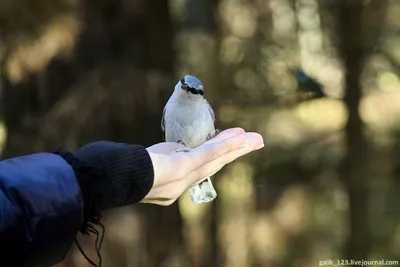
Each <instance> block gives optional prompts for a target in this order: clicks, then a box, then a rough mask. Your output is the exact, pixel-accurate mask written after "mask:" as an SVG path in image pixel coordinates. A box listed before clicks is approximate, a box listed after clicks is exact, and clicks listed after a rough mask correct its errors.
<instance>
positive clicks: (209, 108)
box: [204, 99, 215, 122]
mask: <svg viewBox="0 0 400 267" xmlns="http://www.w3.org/2000/svg"><path fill="white" fill-rule="evenodd" d="M204 100H205V99H204ZM205 101H206V103H207V107H208V112H210V115H211V118H212V120H213V122H215V114H214V110H213V109H212V107H211V105H210V104H209V103H208V101H207V100H205Z"/></svg>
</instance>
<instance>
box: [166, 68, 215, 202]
mask: <svg viewBox="0 0 400 267" xmlns="http://www.w3.org/2000/svg"><path fill="white" fill-rule="evenodd" d="M214 121H215V115H214V111H213V109H212V108H211V106H210V104H209V103H208V102H207V100H206V99H205V98H204V87H203V84H202V83H201V81H200V80H199V79H197V78H196V77H194V76H190V75H186V76H185V77H183V78H182V79H181V80H180V81H179V82H178V83H177V84H176V86H175V90H174V92H173V93H172V96H171V97H170V98H169V100H168V102H167V104H166V105H165V107H164V111H163V116H162V119H161V128H162V130H163V131H164V132H165V141H167V142H178V143H181V144H183V145H184V146H186V147H188V148H189V149H190V148H195V147H197V146H199V145H201V144H203V143H204V142H206V141H207V140H209V139H211V138H212V137H214V136H215V135H216V134H217V133H218V132H219V131H216V130H215V128H214ZM187 151H189V150H185V149H183V150H178V151H177V152H187ZM189 193H190V198H191V200H192V202H193V203H195V204H199V203H203V202H210V201H212V200H213V199H215V198H216V197H217V192H216V191H215V189H214V187H213V185H212V183H211V180H210V177H207V178H206V180H204V181H203V182H202V183H201V184H199V185H196V186H194V187H192V188H190V189H189Z"/></svg>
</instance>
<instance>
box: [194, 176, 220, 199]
mask: <svg viewBox="0 0 400 267" xmlns="http://www.w3.org/2000/svg"><path fill="white" fill-rule="evenodd" d="M189 193H190V199H191V200H192V202H193V203H194V204H200V203H207V202H210V201H213V200H214V199H215V198H216V197H217V192H216V191H215V189H214V186H213V184H212V183H211V179H210V177H207V179H206V180H204V181H203V182H201V183H200V184H198V185H195V186H193V187H192V188H190V189H189Z"/></svg>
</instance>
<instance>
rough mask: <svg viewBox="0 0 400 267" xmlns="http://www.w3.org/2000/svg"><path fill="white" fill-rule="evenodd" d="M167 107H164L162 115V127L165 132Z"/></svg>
mask: <svg viewBox="0 0 400 267" xmlns="http://www.w3.org/2000/svg"><path fill="white" fill-rule="evenodd" d="M165 108H166V107H164V110H163V112H162V117H161V129H162V130H163V132H165Z"/></svg>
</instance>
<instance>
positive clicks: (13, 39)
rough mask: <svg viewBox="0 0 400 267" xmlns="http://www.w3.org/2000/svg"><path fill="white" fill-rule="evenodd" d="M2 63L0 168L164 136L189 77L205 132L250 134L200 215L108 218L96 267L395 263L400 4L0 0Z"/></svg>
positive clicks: (77, 261) (146, 211) (399, 230)
mask: <svg viewBox="0 0 400 267" xmlns="http://www.w3.org/2000/svg"><path fill="white" fill-rule="evenodd" d="M0 60H1V73H2V77H1V85H0V98H1V108H2V109H1V114H0V116H1V123H0V149H1V151H2V152H1V154H2V156H1V157H2V158H3V159H5V158H9V157H14V156H18V155H24V154H28V153H33V152H38V151H55V150H56V149H57V148H59V146H61V145H62V146H63V147H64V148H66V149H69V150H71V151H74V150H75V149H77V148H78V147H79V146H81V145H83V144H85V143H87V142H91V141H96V140H112V141H118V142H130V143H137V144H143V145H146V146H148V145H151V144H154V143H158V142H161V141H163V135H162V132H161V128H160V120H161V114H162V110H163V107H164V105H165V103H166V101H167V100H168V98H169V96H170V94H171V93H172V91H173V88H174V86H175V84H176V82H177V81H178V80H179V79H180V78H181V77H182V76H184V75H186V74H192V75H195V76H197V77H199V78H200V79H201V80H202V82H203V84H204V85H205V90H206V97H207V99H208V100H209V102H210V103H211V105H212V106H213V107H214V109H215V111H216V117H217V127H218V128H220V129H225V128H229V127H236V126H239V127H243V128H244V129H246V130H247V131H257V132H259V133H261V134H262V135H263V137H264V140H265V148H264V149H262V150H261V151H258V152H256V153H253V154H251V155H248V156H245V157H243V158H241V159H240V160H237V161H236V162H234V163H232V164H230V165H228V166H226V167H225V168H224V169H223V170H222V171H221V172H219V173H218V174H217V175H215V177H214V178H215V179H214V183H215V184H216V186H217V192H218V193H219V197H218V198H217V199H216V200H215V201H214V202H212V203H211V204H204V205H193V204H192V203H191V201H190V199H189V196H188V195H187V194H185V195H183V196H182V197H181V198H180V199H179V201H177V202H176V203H175V204H173V205H172V206H169V207H157V206H153V205H135V206H132V207H125V208H120V209H117V210H113V211H109V212H106V214H105V217H104V224H105V227H106V234H105V241H104V243H103V247H102V251H101V252H102V256H103V266H118V267H120V266H121V267H124V266H135V267H137V266H146V267H181V266H182V267H183V266H192V267H216V266H218V267H220V266H221V267H262V266H267V267H291V266H296V267H309V266H318V264H319V262H320V261H322V260H326V259H332V260H340V259H344V258H349V259H351V258H353V259H364V260H381V259H385V260H399V259H400V226H399V225H398V224H397V221H398V219H399V218H400V204H399V203H400V194H399V192H400V187H399V186H400V79H399V73H400V1H398V0H247V1H244V0H169V1H168V0H2V1H0ZM79 240H80V243H81V244H82V246H83V248H84V250H85V251H86V252H87V254H88V255H89V256H90V257H91V258H92V259H96V253H95V250H94V237H87V236H85V237H84V238H83V237H82V236H80V237H79ZM57 266H59V267H75V266H90V264H89V263H88V262H87V261H86V260H85V259H84V258H83V256H82V255H81V254H80V252H79V251H78V250H77V248H76V247H75V245H74V246H73V247H72V248H71V250H70V252H69V254H68V257H67V258H66V259H65V261H64V262H63V263H61V264H59V265H57ZM371 266H373V265H371ZM379 266H381V265H379Z"/></svg>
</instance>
